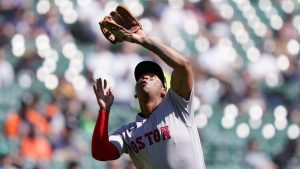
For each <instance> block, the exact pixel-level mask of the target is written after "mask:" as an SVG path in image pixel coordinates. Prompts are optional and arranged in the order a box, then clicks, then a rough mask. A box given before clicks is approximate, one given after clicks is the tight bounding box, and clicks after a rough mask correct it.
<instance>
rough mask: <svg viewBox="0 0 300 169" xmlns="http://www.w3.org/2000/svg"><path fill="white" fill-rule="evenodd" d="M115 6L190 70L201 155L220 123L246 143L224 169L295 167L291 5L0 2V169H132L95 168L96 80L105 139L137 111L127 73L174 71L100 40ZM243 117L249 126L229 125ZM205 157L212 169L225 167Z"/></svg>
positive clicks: (295, 22) (295, 53)
mask: <svg viewBox="0 0 300 169" xmlns="http://www.w3.org/2000/svg"><path fill="white" fill-rule="evenodd" d="M118 3H121V4H124V5H125V6H127V7H128V8H129V9H130V10H131V11H133V13H134V15H136V16H137V17H138V19H139V20H140V22H141V24H142V26H143V29H144V31H145V32H146V33H147V34H148V35H149V36H151V37H153V38H155V39H158V40H161V41H163V42H165V43H166V44H168V45H169V46H171V47H173V48H175V49H177V50H179V51H180V52H182V53H184V54H185V55H186V56H187V57H188V58H189V59H190V60H191V62H192V65H193V70H194V76H195V87H194V88H195V94H196V97H197V99H196V102H197V104H196V110H197V113H196V116H197V118H196V119H197V120H198V121H197V124H198V123H199V125H198V126H199V131H200V133H201V139H202V141H203V143H204V145H209V144H210V141H211V140H209V139H208V138H210V137H209V134H212V133H210V132H214V130H209V132H206V131H208V128H209V124H210V123H214V122H213V120H211V119H213V118H215V119H217V118H218V117H220V119H218V121H217V123H214V124H212V125H213V126H218V127H220V128H221V129H222V131H223V132H224V133H226V132H227V131H228V130H230V131H233V132H236V136H235V138H234V139H239V140H242V147H241V149H240V150H239V152H240V153H242V156H237V157H235V158H236V159H237V160H236V161H235V163H233V164H231V166H232V167H228V168H230V169H232V168H245V169H297V168H299V167H300V160H299V159H300V148H299V146H298V144H299V135H300V129H299V124H300V104H299V103H300V88H299V86H300V73H299V72H300V70H299V63H300V60H299V59H300V52H299V51H300V45H299V41H300V2H299V1H294V0H278V1H271V0H258V1H249V0H210V1H209V0H168V1H167V0H159V1H154V0H153V1H152V0H150V1H142V0H140V1H139V0H130V1H129V0H124V1H109V0H76V1H75V0H72V1H71V0H53V1H48V0H38V1H30V0H25V1H24V0H1V1H0V24H1V27H0V114H3V115H2V116H1V117H3V118H2V119H1V120H0V122H1V123H0V127H1V129H2V132H1V135H0V137H1V142H3V144H0V169H2V168H3V169H8V168H9V169H11V168H35V169H47V168H68V169H80V168H101V167H103V168H108V169H120V168H124V169H125V168H126V169H129V168H134V166H133V164H132V163H131V162H130V160H129V158H128V156H123V157H122V158H121V159H120V160H116V161H112V162H105V163H104V162H103V163H95V162H94V161H93V160H92V157H91V155H90V141H91V135H92V132H93V127H94V124H95V120H96V118H97V113H98V105H97V102H96V99H95V96H94V93H93V90H92V85H93V83H94V80H95V79H96V78H98V77H103V78H106V79H107V80H108V82H109V85H111V86H112V88H113V93H114V96H115V101H114V106H113V108H112V109H113V110H112V112H111V117H110V123H109V129H110V130H111V131H113V130H115V129H116V128H117V127H119V126H121V125H122V124H124V123H127V122H129V121H131V120H132V119H134V117H135V114H136V113H137V112H138V111H139V110H138V108H137V101H136V100H135V99H134V84H135V79H134V76H133V71H134V68H135V65H136V64H137V63H139V62H140V61H142V60H154V61H156V62H158V63H160V64H161V65H162V67H163V68H164V71H165V74H166V78H167V79H170V74H171V71H172V70H171V69H170V68H169V67H168V66H167V65H165V64H164V63H162V61H161V60H159V59H158V58H157V57H156V56H154V55H153V53H150V52H148V51H146V50H144V49H141V48H140V47H138V46H137V45H133V44H129V43H123V44H117V45H111V44H109V42H108V41H107V40H106V39H104V37H103V36H102V34H101V32H100V29H99V25H98V22H99V21H100V20H101V19H102V18H103V17H104V15H106V14H108V13H109V11H111V10H113V9H114V8H115V7H116V5H117V4H118ZM168 86H169V85H168ZM16 90H18V91H19V92H15V91H16ZM13 92H15V93H17V94H9V93H13ZM198 110H199V111H198ZM216 110H217V111H216ZM240 117H241V118H243V117H245V118H246V119H247V120H244V121H242V122H241V124H237V123H238V122H239V120H240V119H241V118H240ZM252 131H261V132H260V133H261V135H262V136H261V137H260V138H256V137H254V136H253V135H252V134H251V132H252ZM278 133H279V134H281V135H282V137H280V138H281V139H282V140H283V141H282V142H281V144H280V145H279V146H277V147H274V149H272V147H271V149H270V150H267V151H266V149H265V148H264V147H262V146H264V145H266V144H268V143H269V141H273V142H276V141H274V140H276V138H278V137H276V134H277V135H278ZM282 133H284V134H282ZM220 137H222V136H220ZM262 138H263V139H262ZM214 139H220V138H214ZM4 142H5V143H4ZM232 146H235V145H232ZM268 148H270V147H268ZM203 150H204V151H205V152H206V153H205V154H207V156H206V157H205V158H206V159H205V160H206V161H207V168H208V169H209V168H214V169H215V168H217V167H216V166H219V168H222V167H223V168H224V166H222V164H218V162H217V161H214V160H213V159H214V158H215V157H214V156H211V155H208V154H211V153H210V152H209V151H210V150H208V149H207V148H206V147H205V146H203ZM99 151H101V150H99ZM233 153H234V152H233Z"/></svg>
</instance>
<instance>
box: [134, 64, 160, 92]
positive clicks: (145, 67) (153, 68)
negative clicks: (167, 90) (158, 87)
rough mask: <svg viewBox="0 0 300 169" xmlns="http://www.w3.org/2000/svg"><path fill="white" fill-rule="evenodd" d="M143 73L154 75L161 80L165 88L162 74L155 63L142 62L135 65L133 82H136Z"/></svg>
mask: <svg viewBox="0 0 300 169" xmlns="http://www.w3.org/2000/svg"><path fill="white" fill-rule="evenodd" d="M145 73H153V74H155V75H156V76H157V77H158V78H159V79H160V80H161V82H162V84H163V85H164V87H166V80H165V76H164V72H163V70H162V68H161V67H160V66H159V65H158V64H157V63H155V62H152V61H142V62H140V63H139V64H137V65H136V67H135V70H134V76H135V80H136V81H137V80H138V79H139V78H140V77H141V76H142V75H143V74H145Z"/></svg>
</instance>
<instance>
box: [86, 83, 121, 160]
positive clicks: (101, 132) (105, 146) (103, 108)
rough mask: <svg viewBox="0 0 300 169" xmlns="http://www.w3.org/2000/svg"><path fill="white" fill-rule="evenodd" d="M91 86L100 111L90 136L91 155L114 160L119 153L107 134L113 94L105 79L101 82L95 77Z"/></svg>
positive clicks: (96, 157) (98, 158) (100, 158)
mask: <svg viewBox="0 0 300 169" xmlns="http://www.w3.org/2000/svg"><path fill="white" fill-rule="evenodd" d="M93 87H94V92H95V95H96V98H97V102H98V104H99V106H100V111H99V114H98V118H97V121H96V125H95V128H94V132H93V137H92V156H93V157H94V158H95V159H96V160H100V161H107V160H115V159H117V158H119V157H120V154H119V152H118V149H117V148H116V147H115V146H114V145H113V144H112V143H110V142H109V136H108V119H109V111H110V108H111V106H112V104H113V101H114V96H113V94H112V92H111V89H110V88H109V87H108V85H107V82H106V80H104V82H103V83H102V79H101V78H99V79H97V81H96V84H95V85H94V86H93Z"/></svg>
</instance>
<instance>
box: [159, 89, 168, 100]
mask: <svg viewBox="0 0 300 169" xmlns="http://www.w3.org/2000/svg"><path fill="white" fill-rule="evenodd" d="M166 94H167V88H165V87H163V88H162V89H161V95H160V96H161V97H162V98H164V97H165V96H166Z"/></svg>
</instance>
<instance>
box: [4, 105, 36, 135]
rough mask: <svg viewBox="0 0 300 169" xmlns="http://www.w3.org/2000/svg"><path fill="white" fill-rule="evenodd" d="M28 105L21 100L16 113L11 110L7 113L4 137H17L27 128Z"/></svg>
mask: <svg viewBox="0 0 300 169" xmlns="http://www.w3.org/2000/svg"><path fill="white" fill-rule="evenodd" d="M27 108H28V105H27V104H26V102H24V101H21V105H20V109H19V110H18V112H17V113H15V112H11V113H9V114H8V115H7V118H6V122H5V124H4V133H5V135H6V137H8V138H11V139H18V137H19V136H23V135H24V133H26V132H27V131H28V130H29V123H30V122H29V121H28V119H27V117H26V111H27Z"/></svg>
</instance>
